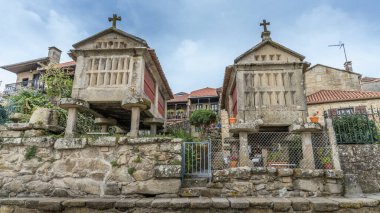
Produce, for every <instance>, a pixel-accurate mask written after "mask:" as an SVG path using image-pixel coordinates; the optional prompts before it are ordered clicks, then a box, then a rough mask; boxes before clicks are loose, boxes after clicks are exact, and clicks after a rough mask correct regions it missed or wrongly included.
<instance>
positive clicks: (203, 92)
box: [189, 87, 218, 98]
mask: <svg viewBox="0 0 380 213" xmlns="http://www.w3.org/2000/svg"><path fill="white" fill-rule="evenodd" d="M217 96H218V93H217V91H216V89H215V88H210V87H206V88H203V89H199V90H194V91H192V92H191V93H190V96H189V98H201V97H217Z"/></svg>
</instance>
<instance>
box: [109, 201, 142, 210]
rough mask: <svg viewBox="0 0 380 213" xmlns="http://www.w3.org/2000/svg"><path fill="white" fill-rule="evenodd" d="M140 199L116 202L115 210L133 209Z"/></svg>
mask: <svg viewBox="0 0 380 213" xmlns="http://www.w3.org/2000/svg"><path fill="white" fill-rule="evenodd" d="M138 200H140V199H122V200H118V201H116V202H115V208H117V209H119V208H133V207H135V206H136V202H137V201H138Z"/></svg>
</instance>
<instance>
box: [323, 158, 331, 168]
mask: <svg viewBox="0 0 380 213" xmlns="http://www.w3.org/2000/svg"><path fill="white" fill-rule="evenodd" d="M321 161H322V163H323V166H324V167H325V169H332V168H333V165H332V160H331V157H330V156H324V157H322V159H321Z"/></svg>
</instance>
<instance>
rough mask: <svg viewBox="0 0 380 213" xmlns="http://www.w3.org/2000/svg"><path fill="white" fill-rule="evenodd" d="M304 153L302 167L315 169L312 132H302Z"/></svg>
mask: <svg viewBox="0 0 380 213" xmlns="http://www.w3.org/2000/svg"><path fill="white" fill-rule="evenodd" d="M302 154H303V160H302V163H301V167H302V168H303V169H315V163H314V152H313V144H312V141H311V133H310V132H302Z"/></svg>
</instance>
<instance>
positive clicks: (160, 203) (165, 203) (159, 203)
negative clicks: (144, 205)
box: [151, 198, 171, 208]
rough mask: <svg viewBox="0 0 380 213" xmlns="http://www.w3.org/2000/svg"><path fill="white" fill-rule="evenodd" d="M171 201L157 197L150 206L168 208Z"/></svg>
mask: <svg viewBox="0 0 380 213" xmlns="http://www.w3.org/2000/svg"><path fill="white" fill-rule="evenodd" d="M170 203H171V199H167V198H158V199H155V200H153V202H152V204H151V205H152V208H169V207H170Z"/></svg>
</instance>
